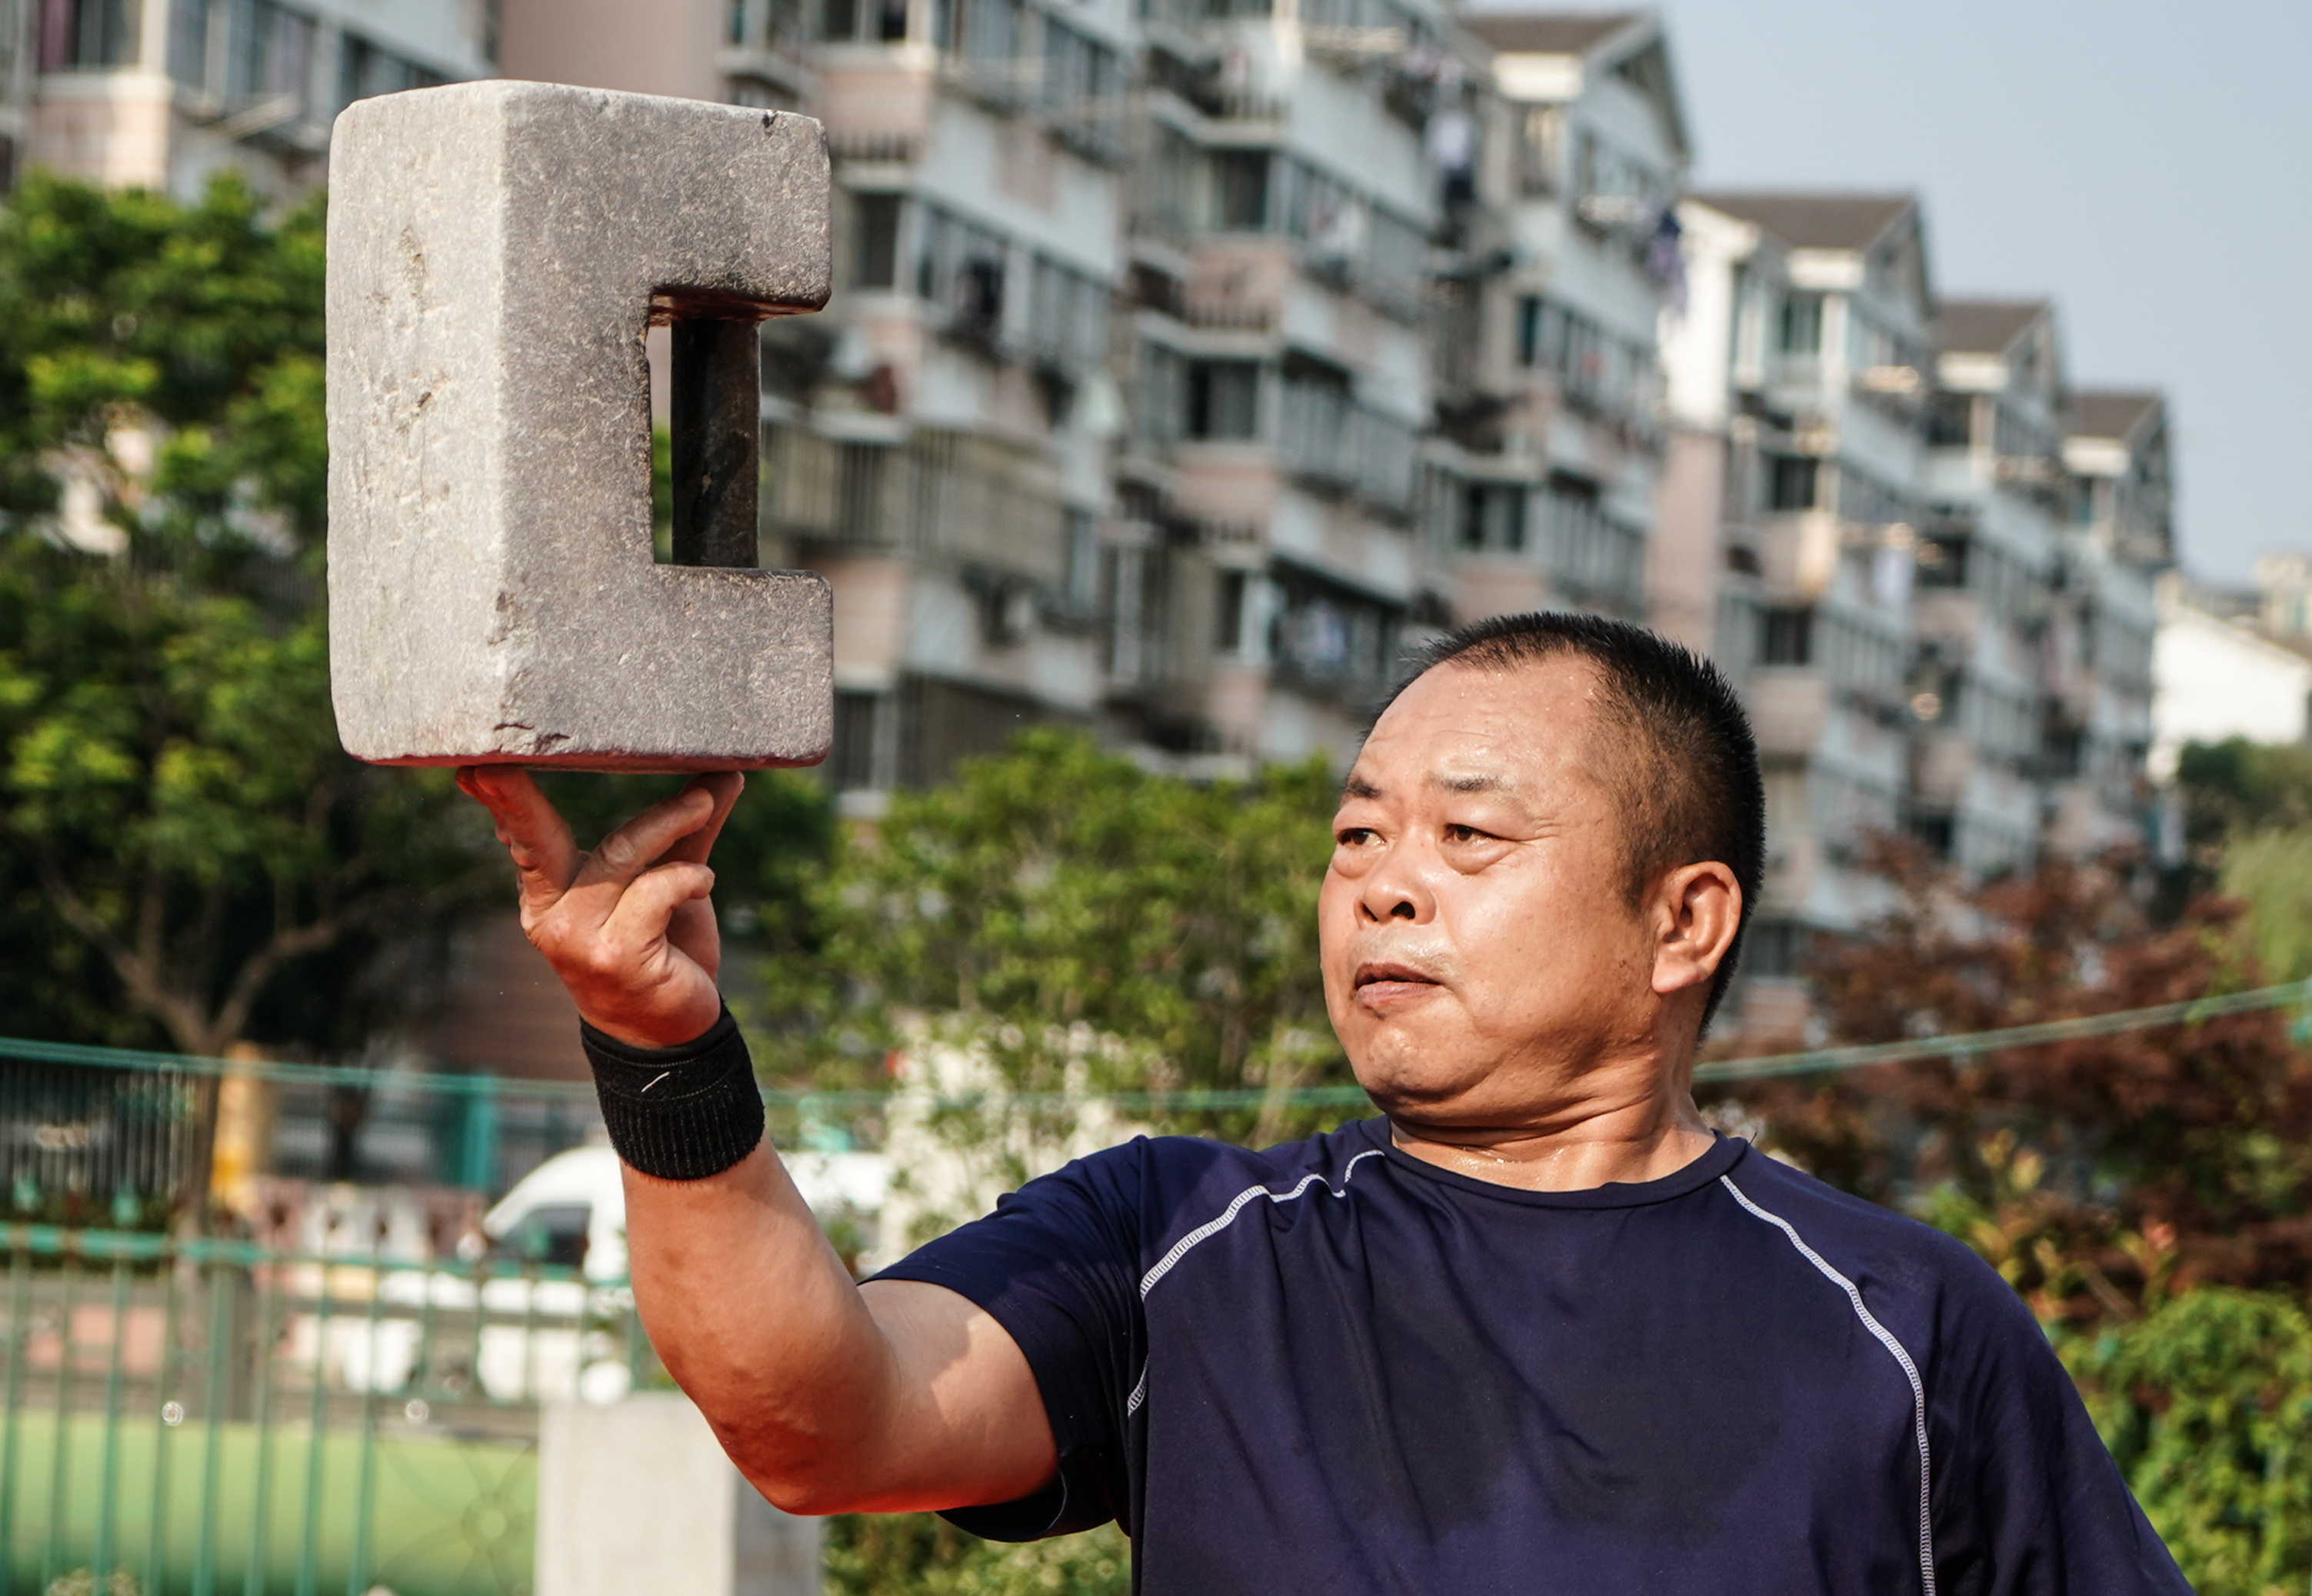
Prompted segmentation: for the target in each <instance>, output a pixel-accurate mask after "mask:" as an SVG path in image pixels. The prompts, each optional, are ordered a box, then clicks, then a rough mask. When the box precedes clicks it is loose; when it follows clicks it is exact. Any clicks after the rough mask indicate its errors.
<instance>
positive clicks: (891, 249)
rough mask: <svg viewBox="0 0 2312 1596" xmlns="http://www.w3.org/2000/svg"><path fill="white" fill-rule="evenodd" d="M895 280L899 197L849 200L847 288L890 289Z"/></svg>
mask: <svg viewBox="0 0 2312 1596" xmlns="http://www.w3.org/2000/svg"><path fill="white" fill-rule="evenodd" d="M898 278H899V197H898V195H896V194H854V195H853V196H852V197H851V285H852V286H853V287H854V288H890V287H894V286H896V285H898Z"/></svg>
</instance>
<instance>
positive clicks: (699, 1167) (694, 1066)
mask: <svg viewBox="0 0 2312 1596" xmlns="http://www.w3.org/2000/svg"><path fill="white" fill-rule="evenodd" d="M578 1039H579V1041H580V1043H581V1044H582V1046H583V1047H584V1048H585V1049H586V1062H587V1063H589V1064H591V1065H593V1066H594V1089H595V1092H596V1093H597V1094H598V1095H599V1096H600V1098H601V1100H602V1123H603V1125H604V1126H606V1127H608V1128H609V1133H610V1145H611V1146H612V1147H613V1148H615V1149H616V1150H617V1154H618V1156H619V1157H620V1158H622V1159H624V1160H626V1162H628V1163H630V1164H632V1165H634V1167H635V1168H636V1169H638V1170H640V1171H642V1172H643V1173H644V1174H645V1175H655V1176H657V1177H658V1178H659V1179H661V1180H703V1179H705V1178H706V1177H707V1176H709V1175H719V1174H721V1173H722V1171H724V1170H727V1169H729V1168H730V1167H731V1165H732V1164H735V1163H737V1162H739V1161H740V1159H742V1158H744V1157H746V1156H747V1154H749V1153H752V1152H753V1151H754V1150H755V1144H756V1143H758V1142H759V1141H761V1140H762V1139H763V1094H762V1092H760V1091H758V1089H757V1088H756V1085H755V1065H754V1060H753V1057H751V1056H750V1055H749V1053H748V1051H747V1039H746V1038H744V1037H742V1036H740V1034H739V1022H737V1021H736V1020H734V1019H732V1018H731V1011H730V1010H729V1009H728V1008H725V1009H724V1010H723V1011H722V1018H721V1019H719V1020H717V1021H715V1022H714V1025H713V1026H712V1027H710V1028H709V1029H708V1030H707V1032H706V1034H705V1035H704V1036H702V1037H699V1038H698V1039H696V1040H694V1041H687V1042H685V1043H683V1044H682V1046H680V1047H679V1048H637V1047H635V1046H634V1045H633V1044H632V1043H630V1042H622V1041H620V1040H618V1039H617V1038H616V1037H614V1036H609V1035H607V1034H606V1033H604V1032H602V1031H599V1030H595V1029H594V1028H593V1027H592V1026H591V1025H589V1024H587V1023H586V1022H584V1021H580V1022H578Z"/></svg>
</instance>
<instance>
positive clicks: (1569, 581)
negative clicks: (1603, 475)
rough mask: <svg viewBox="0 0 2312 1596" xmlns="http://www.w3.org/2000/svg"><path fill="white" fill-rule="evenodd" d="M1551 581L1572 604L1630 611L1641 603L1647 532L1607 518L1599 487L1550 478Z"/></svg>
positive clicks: (1578, 480)
mask: <svg viewBox="0 0 2312 1596" xmlns="http://www.w3.org/2000/svg"><path fill="white" fill-rule="evenodd" d="M1546 516H1547V521H1546V525H1545V528H1544V530H1545V531H1546V535H1547V539H1548V542H1547V546H1546V558H1547V561H1548V566H1549V574H1550V580H1551V581H1552V582H1553V583H1555V584H1556V586H1557V587H1558V589H1559V590H1560V591H1561V592H1563V593H1564V595H1565V596H1566V598H1567V599H1569V600H1570V601H1572V602H1574V603H1576V604H1585V605H1598V606H1603V607H1605V608H1608V609H1616V610H1622V611H1634V610H1636V609H1641V608H1642V606H1643V604H1644V601H1645V563H1646V538H1645V533H1644V532H1643V531H1642V530H1640V529H1639V528H1637V527H1634V526H1631V525H1629V524H1628V523H1627V522H1623V521H1619V520H1617V519H1616V518H1615V517H1614V516H1612V515H1610V514H1608V513H1607V510H1606V504H1605V500H1604V498H1603V496H1602V495H1600V494H1599V493H1598V485H1597V484H1596V483H1595V482H1591V481H1589V480H1587V479H1585V478H1579V477H1571V476H1566V475H1564V474H1563V473H1558V474H1554V475H1553V476H1552V477H1551V478H1550V479H1549V483H1548V487H1547V490H1546Z"/></svg>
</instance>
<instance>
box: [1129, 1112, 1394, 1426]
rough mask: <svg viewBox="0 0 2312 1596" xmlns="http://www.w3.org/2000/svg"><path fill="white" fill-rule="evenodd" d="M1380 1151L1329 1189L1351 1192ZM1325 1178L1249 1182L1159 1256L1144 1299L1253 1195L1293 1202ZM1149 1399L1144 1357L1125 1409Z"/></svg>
mask: <svg viewBox="0 0 2312 1596" xmlns="http://www.w3.org/2000/svg"><path fill="white" fill-rule="evenodd" d="M1380 1153H1381V1150H1380V1149H1379V1148H1378V1147H1374V1148H1371V1149H1368V1150H1367V1151H1365V1152H1363V1153H1358V1154H1357V1155H1356V1156H1355V1157H1354V1158H1353V1159H1351V1160H1349V1162H1346V1163H1344V1164H1343V1165H1342V1166H1341V1183H1340V1184H1339V1185H1338V1186H1327V1187H1326V1188H1325V1189H1326V1190H1327V1192H1329V1193H1330V1194H1331V1195H1333V1196H1334V1197H1346V1196H1348V1195H1349V1177H1350V1176H1351V1175H1352V1174H1353V1173H1355V1172H1356V1167H1357V1166H1358V1165H1359V1164H1361V1163H1362V1162H1364V1161H1365V1160H1366V1159H1368V1158H1379V1156H1380ZM1324 1179H1325V1177H1324V1176H1322V1175H1318V1174H1308V1175H1303V1176H1302V1177H1301V1178H1300V1184H1299V1185H1298V1186H1295V1187H1294V1188H1292V1190H1290V1191H1271V1190H1269V1189H1268V1188H1266V1187H1265V1186H1248V1187H1247V1188H1244V1189H1243V1190H1242V1191H1239V1192H1238V1193H1237V1194H1236V1197H1235V1198H1234V1199H1233V1200H1232V1201H1231V1202H1230V1204H1229V1206H1227V1207H1226V1208H1225V1209H1223V1210H1222V1213H1221V1215H1220V1217H1219V1218H1217V1219H1208V1220H1206V1221H1205V1222H1204V1223H1202V1224H1200V1225H1198V1226H1197V1227H1196V1228H1195V1230H1192V1231H1190V1232H1188V1233H1187V1235H1185V1236H1182V1237H1181V1238H1180V1239H1179V1240H1178V1241H1175V1242H1173V1243H1172V1250H1170V1251H1169V1252H1167V1253H1166V1254H1165V1255H1164V1256H1163V1257H1162V1258H1158V1259H1157V1260H1156V1263H1155V1265H1154V1267H1152V1268H1151V1269H1150V1270H1149V1271H1148V1273H1147V1274H1145V1275H1143V1276H1141V1277H1140V1300H1141V1301H1142V1302H1146V1301H1147V1300H1148V1293H1150V1292H1152V1291H1153V1290H1155V1289H1156V1283H1157V1282H1158V1281H1159V1280H1161V1279H1163V1278H1164V1276H1167V1275H1169V1274H1170V1273H1171V1272H1172V1266H1173V1265H1175V1264H1177V1263H1178V1262H1179V1261H1180V1260H1181V1259H1182V1258H1185V1257H1187V1253H1188V1250H1189V1249H1191V1248H1193V1247H1195V1245H1196V1244H1197V1243H1198V1242H1200V1241H1211V1240H1212V1239H1213V1237H1214V1236H1217V1235H1219V1234H1220V1233H1221V1232H1222V1231H1224V1230H1226V1229H1228V1227H1229V1226H1230V1225H1231V1224H1233V1223H1235V1222H1236V1216H1237V1215H1239V1214H1241V1213H1243V1212H1244V1209H1245V1205H1247V1204H1248V1203H1249V1202H1251V1201H1252V1200H1253V1198H1255V1197H1266V1198H1267V1199H1268V1200H1269V1201H1270V1202H1272V1203H1289V1202H1291V1201H1292V1200H1293V1199H1294V1198H1295V1197H1300V1195H1301V1194H1302V1193H1303V1192H1306V1191H1307V1190H1308V1189H1309V1188H1310V1187H1311V1186H1316V1185H1319V1184H1321V1183H1322V1182H1323V1180H1324ZM1147 1399H1148V1364H1147V1363H1146V1362H1145V1361H1144V1360H1143V1362H1142V1364H1141V1365H1140V1383H1139V1384H1137V1385H1135V1386H1134V1387H1133V1388H1132V1399H1131V1400H1130V1401H1128V1402H1126V1403H1125V1405H1124V1411H1125V1414H1126V1415H1127V1416H1129V1415H1132V1414H1134V1413H1137V1412H1139V1411H1140V1405H1141V1404H1142V1403H1143V1402H1144V1401H1146V1400H1147Z"/></svg>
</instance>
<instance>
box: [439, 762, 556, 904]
mask: <svg viewBox="0 0 2312 1596" xmlns="http://www.w3.org/2000/svg"><path fill="white" fill-rule="evenodd" d="M458 787H459V790H460V792H463V793H464V794H466V795H467V796H468V797H469V798H474V799H477V800H478V801H479V802H481V803H482V804H483V805H485V806H486V808H487V809H488V810H489V811H490V819H491V820H494V821H495V822H496V824H497V833H498V840H499V841H500V842H502V843H504V845H505V847H506V852H507V853H508V854H510V855H512V856H513V868H514V873H515V875H516V876H517V878H518V879H519V880H520V881H521V902H522V907H523V908H525V909H533V910H534V909H544V908H549V907H551V906H552V904H553V903H554V902H555V900H556V899H559V898H560V897H561V896H562V894H563V893H564V891H565V890H567V889H568V888H569V885H570V882H571V879H572V878H573V877H574V876H575V875H576V874H577V873H578V845H577V844H576V843H574V842H573V841H572V840H571V837H570V827H569V825H568V824H567V822H565V820H563V818H562V815H561V811H558V810H556V808H555V807H554V803H553V801H552V800H550V799H548V798H547V795H546V794H544V793H541V792H539V790H538V784H537V783H536V782H534V781H532V780H531V779H530V772H529V771H527V770H524V769H521V767H518V766H511V765H467V766H464V767H460V770H459V771H458Z"/></svg>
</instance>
